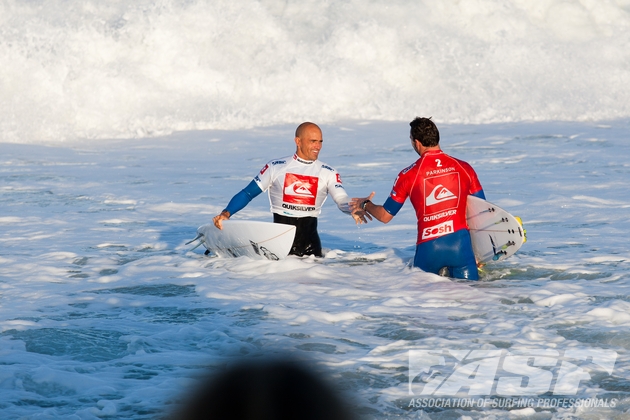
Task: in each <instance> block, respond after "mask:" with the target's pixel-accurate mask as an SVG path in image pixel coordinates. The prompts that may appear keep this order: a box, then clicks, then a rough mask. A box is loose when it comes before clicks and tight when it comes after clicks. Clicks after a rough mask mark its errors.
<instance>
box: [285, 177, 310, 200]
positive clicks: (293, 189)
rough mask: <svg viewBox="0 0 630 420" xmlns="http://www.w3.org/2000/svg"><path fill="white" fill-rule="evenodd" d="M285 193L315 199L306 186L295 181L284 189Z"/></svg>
mask: <svg viewBox="0 0 630 420" xmlns="http://www.w3.org/2000/svg"><path fill="white" fill-rule="evenodd" d="M284 193H285V194H286V195H299V196H301V197H314V195H313V194H312V193H311V192H310V191H309V189H308V188H306V187H305V186H304V184H302V183H301V182H300V181H295V182H294V183H293V184H291V185H287V186H286V187H284Z"/></svg>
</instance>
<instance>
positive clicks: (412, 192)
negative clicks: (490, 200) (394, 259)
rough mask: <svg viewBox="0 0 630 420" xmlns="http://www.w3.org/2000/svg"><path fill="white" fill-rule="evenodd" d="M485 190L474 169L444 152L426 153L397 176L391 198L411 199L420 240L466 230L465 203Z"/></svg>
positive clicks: (398, 201) (433, 151)
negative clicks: (472, 195) (469, 196)
mask: <svg viewBox="0 0 630 420" xmlns="http://www.w3.org/2000/svg"><path fill="white" fill-rule="evenodd" d="M481 190H482V187H481V183H480V182H479V179H478V178H477V174H476V173H475V171H474V170H473V168H472V166H470V165H469V164H468V163H466V162H464V161H462V160H459V159H455V158H454V157H451V156H449V155H447V154H446V153H444V152H442V151H441V150H432V151H429V152H426V153H425V154H424V155H422V156H421V157H420V159H418V160H417V161H416V162H415V163H414V164H413V165H411V166H409V167H407V168H405V169H403V170H402V172H400V174H398V178H396V181H395V182H394V187H393V189H392V192H391V195H390V197H391V198H392V200H394V201H396V202H397V203H399V204H403V203H404V202H405V200H406V199H407V197H409V199H410V200H411V204H412V205H413V208H414V209H415V210H416V217H417V218H418V241H417V243H418V244H419V243H421V242H426V241H429V240H431V239H435V238H437V237H440V236H443V235H447V234H449V233H453V232H456V231H458V230H461V229H467V228H468V225H467V224H466V200H467V198H468V195H470V194H474V193H477V192H479V191H481Z"/></svg>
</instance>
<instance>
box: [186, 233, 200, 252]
mask: <svg viewBox="0 0 630 420" xmlns="http://www.w3.org/2000/svg"><path fill="white" fill-rule="evenodd" d="M202 236H203V235H202V234H201V233H199V234H197V236H196V237H195V239H192V240H190V241H188V242H186V245H190V244H192V243H193V242H195V241H196V240H197V239H199V238H201V237H202ZM199 245H201V243H200V244H199ZM199 245H197V246H199ZM197 246H196V247H195V248H197ZM195 248H193V249H195Z"/></svg>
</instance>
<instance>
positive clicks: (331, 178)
mask: <svg viewBox="0 0 630 420" xmlns="http://www.w3.org/2000/svg"><path fill="white" fill-rule="evenodd" d="M322 143H323V139H322V131H321V129H320V128H319V127H318V126H317V125H316V124H314V123H311V122H305V123H302V124H300V125H299V126H298V128H297V129H296V130H295V144H296V151H295V154H294V155H293V156H287V157H283V158H280V159H274V160H271V161H269V162H268V163H267V164H266V165H265V166H263V168H262V169H261V170H260V173H259V174H258V175H256V177H254V179H253V180H252V181H251V182H250V183H249V185H247V186H246V187H245V188H244V189H243V190H241V191H240V192H238V193H237V194H236V195H235V196H234V197H232V199H231V200H230V202H229V203H228V205H227V207H226V208H225V210H223V211H222V212H221V213H220V214H219V215H217V216H215V217H214V219H213V222H214V224H215V226H216V227H217V228H219V229H222V225H221V223H222V221H223V220H227V219H229V218H230V217H231V216H232V215H233V214H234V213H236V212H237V211H239V210H241V209H242V208H244V207H245V206H246V205H247V204H248V203H249V202H250V201H251V200H252V199H253V198H254V197H256V196H258V195H259V194H260V193H262V192H263V191H267V190H268V191H269V201H270V203H271V212H272V213H273V221H274V223H283V224H287V225H294V226H296V232H295V239H294V241H293V245H292V246H291V251H290V252H289V254H293V255H298V256H303V255H315V256H317V257H321V256H322V245H321V241H320V239H319V234H318V233H317V216H319V214H320V213H321V209H322V205H323V204H324V201H326V198H327V197H328V195H329V194H330V196H331V197H332V198H333V200H334V201H335V203H337V207H339V210H341V211H342V212H344V213H347V214H350V215H351V216H352V217H353V218H354V220H355V222H356V223H365V222H366V220H365V216H364V213H363V212H362V211H356V212H355V213H352V212H351V211H350V208H349V205H348V203H349V202H350V198H349V197H348V194H347V193H346V190H345V189H344V187H343V184H342V182H341V177H340V176H339V173H338V172H337V171H336V170H335V169H334V168H332V167H331V166H329V165H327V164H325V163H324V162H322V161H320V160H319V159H318V157H319V152H320V151H321V149H322Z"/></svg>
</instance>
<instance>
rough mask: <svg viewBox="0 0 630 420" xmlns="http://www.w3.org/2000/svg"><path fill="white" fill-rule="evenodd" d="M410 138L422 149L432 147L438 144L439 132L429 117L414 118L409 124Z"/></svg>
mask: <svg viewBox="0 0 630 420" xmlns="http://www.w3.org/2000/svg"><path fill="white" fill-rule="evenodd" d="M409 125H410V126H411V137H413V138H414V139H415V140H418V141H419V142H420V143H421V144H422V145H423V146H424V147H433V146H437V145H438V144H440V132H439V130H438V128H437V126H436V125H435V123H434V122H433V121H431V117H429V118H424V117H416V119H415V120H413V121H411V122H410V123H409Z"/></svg>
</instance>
